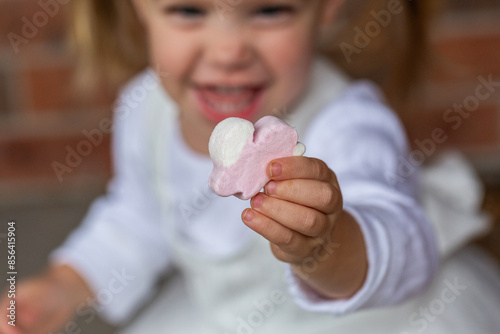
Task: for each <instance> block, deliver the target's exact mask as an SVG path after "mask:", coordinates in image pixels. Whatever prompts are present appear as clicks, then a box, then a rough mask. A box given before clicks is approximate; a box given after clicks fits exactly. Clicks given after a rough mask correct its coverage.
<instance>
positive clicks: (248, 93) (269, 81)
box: [134, 0, 341, 126]
mask: <svg viewBox="0 0 500 334" xmlns="http://www.w3.org/2000/svg"><path fill="white" fill-rule="evenodd" d="M134 1H135V5H136V8H137V10H138V13H139V16H140V17H141V20H142V21H143V23H144V25H145V26H146V30H147V35H148V40H149V48H150V49H149V51H150V58H151V65H152V66H153V67H154V68H156V69H159V70H161V72H162V73H167V74H168V75H167V76H164V77H162V82H163V86H164V88H165V89H166V90H167V92H168V93H169V95H170V96H171V97H172V98H173V99H174V100H175V101H176V103H177V104H178V105H179V108H180V110H181V113H182V118H183V120H184V121H188V122H190V123H192V122H194V123H193V124H194V125H201V124H203V123H204V124H205V125H207V124H210V125H211V126H213V125H214V124H215V123H216V122H219V121H221V120H223V119H224V118H226V117H241V118H245V119H248V120H251V121H256V120H257V119H259V118H260V117H262V116H264V115H268V114H272V113H273V110H274V112H276V110H284V109H286V108H287V107H289V106H290V105H291V104H293V103H294V102H295V100H296V99H297V98H298V97H299V95H300V94H301V92H302V91H303V90H304V88H305V84H306V82H307V79H308V74H309V70H310V66H311V61H312V59H313V56H314V54H315V51H316V43H317V35H318V30H319V28H320V26H321V25H322V24H324V23H326V22H327V21H329V20H330V18H331V17H332V16H333V14H334V13H335V11H336V8H337V7H338V5H339V4H340V2H341V0H218V1H214V0H190V1H185V0H184V1H183V0H134Z"/></svg>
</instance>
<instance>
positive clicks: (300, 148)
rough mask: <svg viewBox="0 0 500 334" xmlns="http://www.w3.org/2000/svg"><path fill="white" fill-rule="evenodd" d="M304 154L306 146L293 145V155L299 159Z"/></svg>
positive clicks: (299, 143)
mask: <svg viewBox="0 0 500 334" xmlns="http://www.w3.org/2000/svg"><path fill="white" fill-rule="evenodd" d="M304 153H306V145H304V144H302V143H301V142H297V145H295V148H294V149H293V155H294V156H296V157H301V156H303V155H304Z"/></svg>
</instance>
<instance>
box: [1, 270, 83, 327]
mask: <svg viewBox="0 0 500 334" xmlns="http://www.w3.org/2000/svg"><path fill="white" fill-rule="evenodd" d="M89 297H91V291H90V289H89V287H88V286H87V285H86V284H85V282H84V281H83V279H82V278H81V277H80V276H79V275H78V274H77V273H76V272H75V271H74V270H73V269H71V268H70V267H68V266H55V267H52V268H49V269H48V270H47V271H46V272H44V273H43V274H41V275H39V276H36V277H34V278H31V279H28V280H26V281H24V282H21V283H19V284H18V285H17V286H16V296H15V299H13V300H15V302H16V303H15V306H16V309H15V311H16V321H15V325H16V326H15V327H14V326H11V325H9V324H8V322H9V321H10V319H9V318H8V317H7V316H6V315H8V314H9V311H8V310H7V308H8V307H9V305H10V300H11V299H10V298H8V297H7V294H5V296H4V297H3V299H2V301H1V304H0V308H1V310H2V312H1V313H0V314H2V316H1V320H0V334H48V333H51V332H56V331H57V330H58V329H60V328H63V327H64V326H65V324H66V323H67V322H68V321H70V320H71V319H72V318H73V316H74V315H75V312H76V308H77V307H78V306H79V305H80V304H81V303H83V302H85V301H86V300H87V298H89Z"/></svg>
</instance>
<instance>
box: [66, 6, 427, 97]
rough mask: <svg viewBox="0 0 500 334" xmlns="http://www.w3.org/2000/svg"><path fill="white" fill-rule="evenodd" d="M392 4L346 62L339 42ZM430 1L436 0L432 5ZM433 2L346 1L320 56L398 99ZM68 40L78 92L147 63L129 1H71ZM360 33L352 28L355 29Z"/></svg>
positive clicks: (420, 54)
mask: <svg viewBox="0 0 500 334" xmlns="http://www.w3.org/2000/svg"><path fill="white" fill-rule="evenodd" d="M391 2H393V3H394V2H398V3H399V4H400V5H401V6H402V11H401V14H398V15H393V17H391V22H390V24H389V25H387V27H381V30H380V34H379V36H374V37H373V39H371V40H370V43H369V45H368V46H366V47H365V48H363V50H362V52H360V53H359V54H355V55H353V57H352V59H348V58H347V57H346V55H345V52H344V51H343V50H342V49H341V47H340V45H341V43H342V42H344V43H349V41H351V42H352V41H354V38H355V37H356V36H355V34H356V31H359V29H361V30H363V29H364V28H365V27H366V24H367V23H368V22H370V21H374V16H373V13H374V12H380V11H381V10H384V9H387V7H388V4H389V3H391ZM434 2H435V1H434ZM432 3H433V0H418V1H417V0H358V1H352V0H346V1H345V5H344V8H343V10H342V11H341V13H340V17H339V20H338V21H339V22H346V23H345V24H341V25H340V27H339V25H338V24H337V25H336V26H335V27H334V32H332V39H331V40H330V43H329V44H328V45H327V46H326V47H324V48H323V50H322V51H323V53H324V54H326V55H327V56H328V57H329V58H330V59H332V60H333V61H334V62H335V63H336V64H337V65H338V66H340V67H341V68H343V69H344V70H345V72H346V73H347V74H349V75H351V76H352V77H354V78H367V79H371V80H373V81H375V82H377V83H378V84H379V85H381V87H382V88H383V89H385V91H386V92H387V93H388V95H389V97H394V98H396V97H398V98H402V97H404V96H405V95H406V92H407V91H408V88H409V87H410V84H411V83H412V82H413V81H414V79H415V78H416V73H417V72H418V68H419V65H421V64H422V60H423V59H424V55H425V49H426V47H425V46H426V25H427V21H428V17H429V14H430V13H431V12H432V8H431V6H432ZM72 13H73V20H72V22H73V25H72V41H73V46H74V49H75V50H76V52H77V56H78V60H79V61H78V69H77V72H76V77H77V79H78V82H79V86H80V88H83V89H84V90H85V89H88V90H92V88H93V87H95V84H96V82H97V81H98V80H102V79H105V80H106V82H107V83H109V84H111V85H112V86H113V87H114V88H117V87H118V86H119V85H121V84H123V83H124V82H125V81H126V80H128V79H129V78H131V77H132V76H133V75H135V74H136V73H138V72H139V71H141V70H142V69H144V68H145V67H146V66H147V64H148V54H147V41H146V39H145V33H144V29H143V27H142V25H141V23H140V22H139V19H138V17H137V15H136V13H135V10H134V8H133V6H132V3H131V1H130V0H74V1H73V10H72ZM356 27H358V28H359V29H358V30H356V29H355V28H356Z"/></svg>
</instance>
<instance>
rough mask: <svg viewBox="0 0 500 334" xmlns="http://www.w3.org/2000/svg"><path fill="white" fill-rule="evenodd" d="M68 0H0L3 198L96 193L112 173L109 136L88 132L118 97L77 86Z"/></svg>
mask: <svg viewBox="0 0 500 334" xmlns="http://www.w3.org/2000/svg"><path fill="white" fill-rule="evenodd" d="M68 3H69V2H68V1H62V0H57V1H48V0H43V1H33V0H31V1H28V0H0V202H1V203H3V204H5V203H11V202H12V203H18V202H19V201H30V200H34V201H39V200H45V199H50V198H52V199H57V198H59V199H65V198H68V196H70V195H72V194H73V195H74V196H75V197H79V196H82V194H85V193H88V192H98V191H101V190H102V188H103V185H104V182H105V180H106V179H107V178H108V177H109V175H110V159H109V149H108V148H109V135H108V134H106V133H103V138H102V141H101V140H97V139H98V138H97V137H96V140H94V143H91V144H92V145H91V146H89V145H88V143H89V142H90V141H89V140H87V138H86V137H85V135H84V131H91V130H92V129H94V128H98V127H99V123H100V121H101V120H102V119H105V118H108V117H109V116H110V114H111V112H110V110H111V108H110V106H111V101H112V98H111V95H110V94H101V96H95V97H92V98H83V97H81V96H79V94H78V92H77V91H76V90H75V89H74V86H73V84H72V71H73V68H74V62H73V61H72V56H71V53H70V52H69V51H68V48H67V47H66V43H65V35H66V25H67V22H66V20H67V18H68V9H69V8H68V7H69V4H68ZM69 152H73V153H72V154H73V155H71V154H70V153H69ZM74 152H76V153H74ZM68 154H70V155H71V156H70V157H68ZM77 155H78V156H80V158H79V157H78V156H77ZM84 155H86V156H84ZM67 159H69V161H70V164H68V161H67ZM55 168H57V170H58V174H59V177H58V176H57V173H56V172H55ZM83 196H84V195H83Z"/></svg>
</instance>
